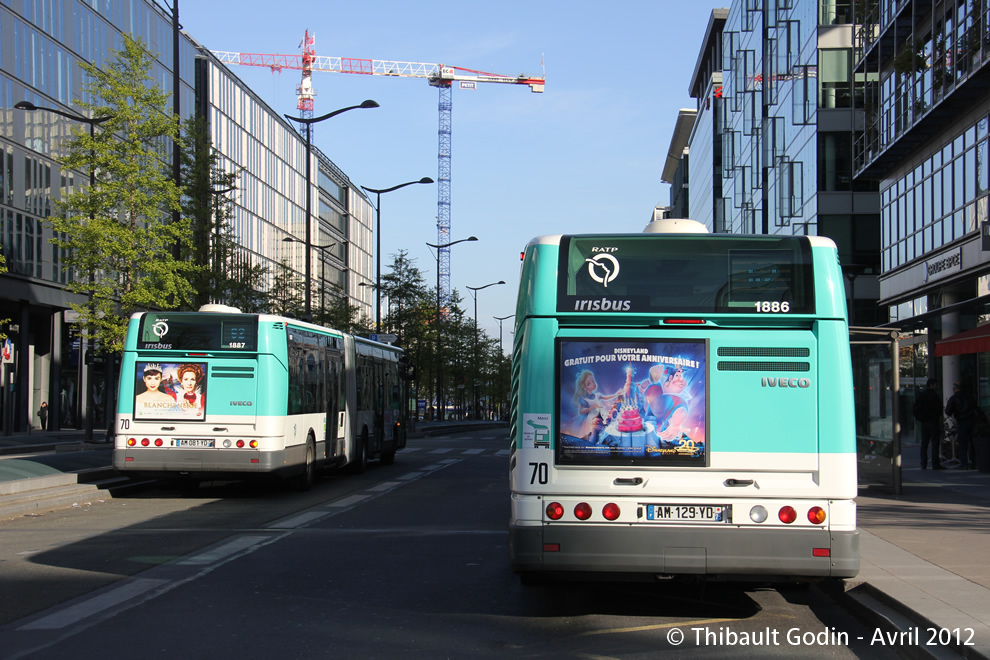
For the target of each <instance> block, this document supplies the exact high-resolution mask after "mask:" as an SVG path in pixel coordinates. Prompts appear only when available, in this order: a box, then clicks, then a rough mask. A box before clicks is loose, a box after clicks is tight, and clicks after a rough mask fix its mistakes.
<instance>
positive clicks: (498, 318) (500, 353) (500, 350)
mask: <svg viewBox="0 0 990 660" xmlns="http://www.w3.org/2000/svg"><path fill="white" fill-rule="evenodd" d="M513 316H515V314H509V315H508V316H493V317H492V318H493V319H495V320H496V321H498V418H499V419H502V398H503V397H502V361H503V360H505V349H504V348H503V347H502V321H505V320H506V319H511V318H512V317H513Z"/></svg>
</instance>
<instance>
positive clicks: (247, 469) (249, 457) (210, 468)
mask: <svg viewBox="0 0 990 660" xmlns="http://www.w3.org/2000/svg"><path fill="white" fill-rule="evenodd" d="M305 450H306V448H305V446H304V445H300V446H299V447H290V448H288V449H285V450H279V451H264V452H261V451H254V450H247V449H246V450H231V451H227V450H222V451H217V450H210V449H172V448H169V449H159V448H151V449H149V448H144V447H127V448H125V449H114V450H113V467H114V469H116V470H119V471H121V472H125V473H133V474H136V475H138V476H141V477H145V478H150V479H161V478H172V477H186V476H187V477H190V478H193V477H194V478H198V479H210V478H224V477H226V478H227V479H236V478H238V477H243V476H252V475H257V476H261V475H279V474H285V475H288V474H292V473H295V472H298V471H299V470H300V468H301V466H302V464H303V461H304V460H305Z"/></svg>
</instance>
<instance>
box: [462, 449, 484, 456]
mask: <svg viewBox="0 0 990 660" xmlns="http://www.w3.org/2000/svg"><path fill="white" fill-rule="evenodd" d="M483 451H485V450H484V449H478V448H477V447H475V448H474V449H465V450H464V451H463V452H462V453H464V454H466V455H468V456H477V455H478V454H480V453H482V452H483Z"/></svg>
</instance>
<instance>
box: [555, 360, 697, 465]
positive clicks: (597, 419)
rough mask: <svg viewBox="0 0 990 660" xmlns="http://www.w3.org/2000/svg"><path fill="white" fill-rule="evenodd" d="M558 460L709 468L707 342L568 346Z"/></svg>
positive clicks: (563, 366) (560, 368)
mask: <svg viewBox="0 0 990 660" xmlns="http://www.w3.org/2000/svg"><path fill="white" fill-rule="evenodd" d="M557 355H558V359H559V361H560V363H559V365H558V373H559V375H560V376H559V377H560V381H559V384H558V391H559V392H560V400H559V405H560V408H559V410H560V414H559V419H560V442H559V443H558V444H557V446H558V457H557V458H558V461H559V462H561V463H572V464H585V465H609V464H634V465H654V466H656V465H668V466H691V467H698V466H705V465H707V463H708V438H707V431H708V426H707V409H706V404H707V400H706V399H707V389H706V376H707V349H706V346H705V342H704V340H695V341H692V340H676V341H649V340H562V341H561V342H560V350H559V351H558V353H557Z"/></svg>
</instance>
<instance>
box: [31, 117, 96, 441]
mask: <svg viewBox="0 0 990 660" xmlns="http://www.w3.org/2000/svg"><path fill="white" fill-rule="evenodd" d="M14 107H15V108H17V109H18V110H26V111H29V112H30V111H34V110H41V111H42V112H51V113H53V114H56V115H60V116H62V117H65V118H66V119H70V120H72V121H77V122H80V123H82V124H88V125H89V139H90V159H91V160H94V161H95V160H96V151H95V150H94V149H93V147H92V142H93V141H94V140H96V126H97V125H98V124H102V123H104V122H107V121H110V120H111V119H113V115H106V116H103V117H83V116H82V115H77V114H75V113H74V112H66V111H65V110H59V109H58V108H45V107H40V106H37V105H35V104H33V103H31V102H30V101H19V102H17V103H15V104H14ZM95 187H96V164H95V163H92V162H91V163H90V167H89V193H90V195H92V194H93V188H95ZM89 218H90V220H92V219H93V211H92V209H90V213H89ZM89 281H90V283H92V282H93V273H90V274H89ZM89 296H90V301H92V299H93V292H92V291H90V294H89ZM87 339H88V341H87V343H88V344H89V346H88V348H87V353H89V352H91V351H92V350H93V339H92V337H91V336H90V337H88V338H87ZM86 358H87V359H86V360H84V361H85V362H87V364H86V369H85V373H86V383H85V389H86V395H85V396H86V422H85V425H84V429H85V435H84V436H83V437H84V439H85V441H86V442H92V441H93V382H92V381H93V361H92V356H90V355H87V356H86ZM112 366H113V365H109V366H108V367H107V373H111V372H112V371H113V370H112V368H111V367H112ZM109 389H112V388H108V390H109ZM49 398H51V399H52V410H51V412H50V413H49V414H50V415H51V418H52V420H53V425H52V429H53V430H58V428H59V426H58V423H59V422H58V420H59V419H60V415H61V414H62V413H61V410H60V409H59V408H60V406H59V397H54V398H53V397H49ZM107 403H108V404H109V403H110V401H109V400H108V401H107ZM107 412H109V410H107ZM104 416H106V415H104Z"/></svg>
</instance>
